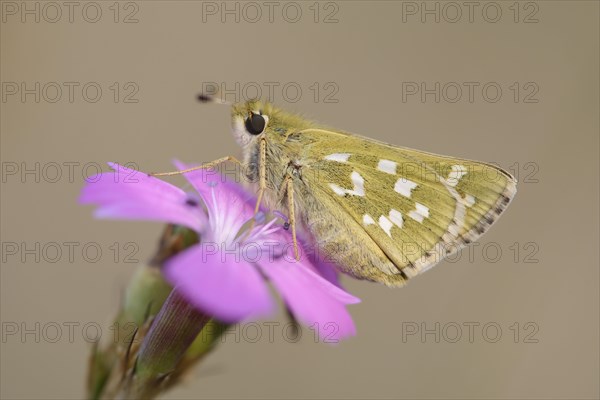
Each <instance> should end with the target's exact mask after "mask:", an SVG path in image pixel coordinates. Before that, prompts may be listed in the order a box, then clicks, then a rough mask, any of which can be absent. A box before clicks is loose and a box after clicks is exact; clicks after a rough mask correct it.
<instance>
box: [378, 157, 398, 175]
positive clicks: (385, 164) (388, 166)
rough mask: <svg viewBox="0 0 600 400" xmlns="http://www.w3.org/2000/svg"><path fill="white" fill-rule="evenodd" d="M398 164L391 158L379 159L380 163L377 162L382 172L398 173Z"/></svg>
mask: <svg viewBox="0 0 600 400" xmlns="http://www.w3.org/2000/svg"><path fill="white" fill-rule="evenodd" d="M396 166H397V164H396V163H395V162H393V161H390V160H379V164H377V169H378V170H380V171H381V172H385V173H386V174H391V175H396Z"/></svg>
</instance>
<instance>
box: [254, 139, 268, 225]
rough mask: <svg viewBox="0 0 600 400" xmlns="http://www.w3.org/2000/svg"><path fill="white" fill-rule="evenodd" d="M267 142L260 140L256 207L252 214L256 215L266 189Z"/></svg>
mask: <svg viewBox="0 0 600 400" xmlns="http://www.w3.org/2000/svg"><path fill="white" fill-rule="evenodd" d="M266 161H267V142H266V140H265V139H264V138H263V139H260V153H259V169H258V194H257V196H256V206H255V207H254V214H255V215H256V214H257V213H258V210H259V209H260V203H261V202H262V198H263V195H264V194H265V189H266V188H267V167H266V165H265V164H266Z"/></svg>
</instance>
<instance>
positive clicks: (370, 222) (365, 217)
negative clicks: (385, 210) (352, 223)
mask: <svg viewBox="0 0 600 400" xmlns="http://www.w3.org/2000/svg"><path fill="white" fill-rule="evenodd" d="M374 223H375V220H374V219H373V217H371V216H370V215H369V214H365V215H363V224H365V226H367V225H373V224H374Z"/></svg>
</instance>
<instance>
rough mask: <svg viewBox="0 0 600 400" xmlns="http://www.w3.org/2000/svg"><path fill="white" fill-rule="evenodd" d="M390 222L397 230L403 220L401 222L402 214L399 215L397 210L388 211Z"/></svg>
mask: <svg viewBox="0 0 600 400" xmlns="http://www.w3.org/2000/svg"><path fill="white" fill-rule="evenodd" d="M390 220H391V221H392V222H393V223H394V224H395V225H396V226H397V227H398V228H402V224H403V222H404V221H403V220H402V214H401V213H400V211H398V210H394V209H392V210H391V211H390Z"/></svg>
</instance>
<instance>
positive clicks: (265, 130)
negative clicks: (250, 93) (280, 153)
mask: <svg viewBox="0 0 600 400" xmlns="http://www.w3.org/2000/svg"><path fill="white" fill-rule="evenodd" d="M198 99H199V100H200V101H201V102H213V103H220V104H229V103H228V102H225V101H223V100H221V99H220V98H219V97H218V96H208V95H200V96H199V97H198ZM231 125H232V131H233V135H234V137H235V139H236V141H237V142H238V144H239V145H240V146H242V147H247V146H251V145H253V144H255V143H256V142H257V140H258V139H259V138H261V137H263V136H268V138H269V140H270V141H285V140H287V138H288V137H289V136H290V134H292V133H294V132H297V131H300V130H302V129H307V128H310V127H312V126H314V124H313V123H312V122H310V121H309V120H307V119H304V118H302V117H301V116H298V115H295V114H292V113H289V112H286V111H284V110H282V109H280V108H277V107H275V106H274V105H273V104H271V103H269V102H267V101H262V100H250V101H246V102H242V103H235V104H231Z"/></svg>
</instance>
